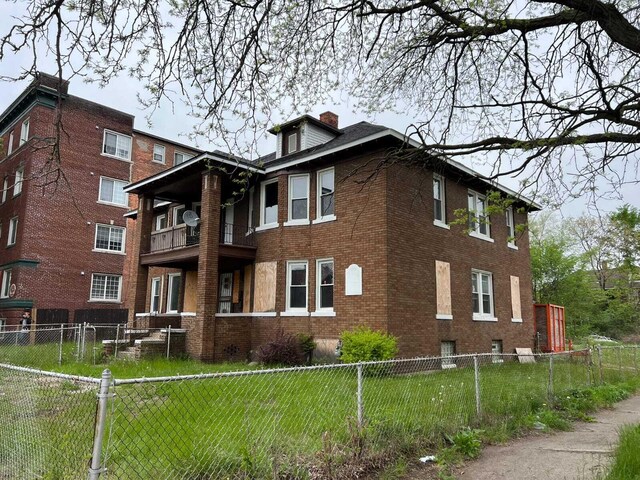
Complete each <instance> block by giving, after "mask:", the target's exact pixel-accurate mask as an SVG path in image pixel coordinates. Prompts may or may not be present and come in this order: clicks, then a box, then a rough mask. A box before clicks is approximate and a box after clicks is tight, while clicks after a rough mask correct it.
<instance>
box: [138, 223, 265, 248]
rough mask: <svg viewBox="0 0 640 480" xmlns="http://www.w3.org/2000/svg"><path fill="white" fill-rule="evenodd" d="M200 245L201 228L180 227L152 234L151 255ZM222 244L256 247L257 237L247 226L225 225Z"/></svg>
mask: <svg viewBox="0 0 640 480" xmlns="http://www.w3.org/2000/svg"><path fill="white" fill-rule="evenodd" d="M199 243H200V227H189V226H187V225H184V224H183V225H178V226H176V227H171V228H166V229H164V230H159V231H157V232H152V233H151V247H150V250H149V253H156V252H165V251H169V250H177V249H180V248H186V247H191V246H193V245H198V244H199ZM220 243H221V244H224V245H236V246H244V247H255V246H256V243H255V235H254V233H253V231H249V230H248V229H247V226H246V225H240V224H235V223H223V224H222V225H221V226H220Z"/></svg>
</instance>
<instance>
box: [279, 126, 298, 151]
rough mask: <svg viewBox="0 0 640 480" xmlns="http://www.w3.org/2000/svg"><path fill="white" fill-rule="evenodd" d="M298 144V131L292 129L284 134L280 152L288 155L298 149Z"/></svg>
mask: <svg viewBox="0 0 640 480" xmlns="http://www.w3.org/2000/svg"><path fill="white" fill-rule="evenodd" d="M299 145H300V132H299V131H298V130H292V131H289V132H287V133H285V134H284V138H283V139H282V154H283V155H289V154H290V153H294V152H297V151H298V146H299Z"/></svg>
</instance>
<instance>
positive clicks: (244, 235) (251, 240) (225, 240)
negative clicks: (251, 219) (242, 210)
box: [220, 223, 256, 247]
mask: <svg viewBox="0 0 640 480" xmlns="http://www.w3.org/2000/svg"><path fill="white" fill-rule="evenodd" d="M255 237H256V236H255V233H253V229H249V228H248V227H247V226H246V225H241V224H238V223H223V224H222V225H220V243H222V244H224V245H239V246H242V247H255V246H256V238H255Z"/></svg>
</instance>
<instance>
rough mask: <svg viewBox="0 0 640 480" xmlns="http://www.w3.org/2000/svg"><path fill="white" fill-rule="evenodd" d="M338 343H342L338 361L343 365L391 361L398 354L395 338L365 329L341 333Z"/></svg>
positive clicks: (360, 328)
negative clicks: (343, 363)
mask: <svg viewBox="0 0 640 480" xmlns="http://www.w3.org/2000/svg"><path fill="white" fill-rule="evenodd" d="M340 342H341V343H342V354H341V356H340V359H341V360H342V361H343V362H345V363H356V362H375V361H380V360H392V359H393V358H395V356H396V355H397V354H398V341H397V339H396V337H394V336H393V335H389V334H387V333H383V332H378V331H374V330H371V329H370V328H367V327H358V328H356V329H355V330H353V331H346V332H343V333H342V335H341V336H340Z"/></svg>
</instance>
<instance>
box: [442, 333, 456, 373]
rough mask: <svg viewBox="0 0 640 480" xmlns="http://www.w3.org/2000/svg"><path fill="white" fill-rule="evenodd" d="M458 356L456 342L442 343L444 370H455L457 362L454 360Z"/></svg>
mask: <svg viewBox="0 0 640 480" xmlns="http://www.w3.org/2000/svg"><path fill="white" fill-rule="evenodd" d="M455 354H456V342H454V341H451V340H445V341H443V342H440V356H441V357H442V360H441V361H442V368H455V367H456V361H455V358H452V357H453V356H454V355H455Z"/></svg>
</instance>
